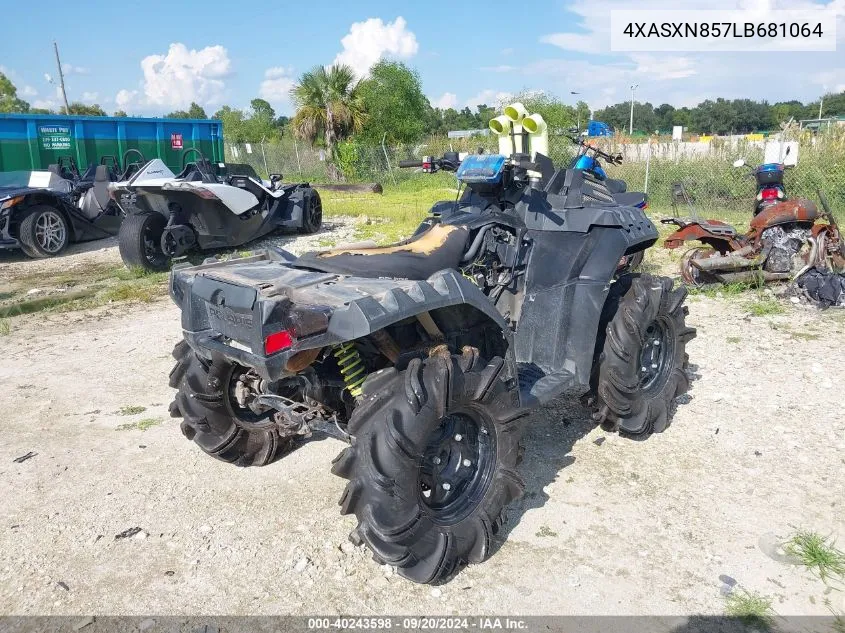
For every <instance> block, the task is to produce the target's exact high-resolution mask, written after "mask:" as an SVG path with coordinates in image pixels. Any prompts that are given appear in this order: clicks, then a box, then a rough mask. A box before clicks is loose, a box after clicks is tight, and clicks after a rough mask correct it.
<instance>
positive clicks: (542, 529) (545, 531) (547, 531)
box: [535, 525, 557, 537]
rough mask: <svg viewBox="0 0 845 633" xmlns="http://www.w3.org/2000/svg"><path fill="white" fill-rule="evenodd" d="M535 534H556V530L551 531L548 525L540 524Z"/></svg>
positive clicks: (541, 535)
mask: <svg viewBox="0 0 845 633" xmlns="http://www.w3.org/2000/svg"><path fill="white" fill-rule="evenodd" d="M535 536H540V537H543V536H557V532H554V531H552V529H551V528H550V527H549V526H548V525H541V526H540V529H539V530H538V531H537V534H536V535H535Z"/></svg>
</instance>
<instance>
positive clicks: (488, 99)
mask: <svg viewBox="0 0 845 633" xmlns="http://www.w3.org/2000/svg"><path fill="white" fill-rule="evenodd" d="M511 98H513V94H512V93H510V92H502V91H496V90H490V89H487V90H482V91H481V92H479V93H478V94H477V95H475V96H473V97H470V98H469V99H467V100H466V102H465V103H464V105H465V106H467V107H468V108H474V107H475V106H478V105H481V104H484V105H488V106H492V107H494V108H496V109H499V110H500V109H501V108H503V107H504V106H505V102H506V101H508V100H509V99H511Z"/></svg>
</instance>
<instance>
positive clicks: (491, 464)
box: [419, 412, 496, 525]
mask: <svg viewBox="0 0 845 633" xmlns="http://www.w3.org/2000/svg"><path fill="white" fill-rule="evenodd" d="M495 466H496V438H495V434H494V432H493V427H492V425H491V424H490V423H489V422H487V421H486V420H485V419H483V418H481V416H479V415H476V414H474V413H470V412H460V413H451V414H449V415H448V416H446V417H445V418H443V419H442V420H441V421H440V424H439V425H438V426H437V428H436V429H434V431H432V433H431V434H430V436H429V441H428V444H427V446H426V450H425V453H424V454H423V458H422V462H421V464H420V468H419V491H420V499H421V501H422V505H423V507H425V508H426V510H427V512H428V514H429V515H430V517H431V518H432V519H433V520H434V521H435V522H436V523H439V524H441V525H451V524H454V523H457V522H459V521H461V520H463V519H464V518H465V517H466V516H467V515H468V514H470V513H471V512H472V510H473V509H474V508H475V507H476V506H477V505H478V504H479V503H480V502H481V500H482V499H483V498H484V494H485V492H486V490H487V487H488V485H489V484H490V481H491V479H492V476H493V472H494V470H495Z"/></svg>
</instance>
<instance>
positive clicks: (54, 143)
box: [38, 125, 71, 150]
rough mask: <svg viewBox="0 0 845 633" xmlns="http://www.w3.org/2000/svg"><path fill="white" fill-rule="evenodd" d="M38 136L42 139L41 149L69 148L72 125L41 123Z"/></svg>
mask: <svg viewBox="0 0 845 633" xmlns="http://www.w3.org/2000/svg"><path fill="white" fill-rule="evenodd" d="M38 138H39V139H41V149H48V150H56V149H59V150H62V149H64V150H69V149H70V139H71V136H70V126H69V125H39V126H38Z"/></svg>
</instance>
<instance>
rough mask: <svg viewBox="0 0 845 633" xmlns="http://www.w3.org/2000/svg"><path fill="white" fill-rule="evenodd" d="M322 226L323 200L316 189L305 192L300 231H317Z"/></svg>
mask: <svg viewBox="0 0 845 633" xmlns="http://www.w3.org/2000/svg"><path fill="white" fill-rule="evenodd" d="M322 226H323V201H322V200H320V194H319V193H317V191H316V190H314V189H310V190H308V191H306V192H305V208H304V209H303V210H302V226H301V227H300V229H299V232H300V233H305V234H311V233H316V232H317V231H319V230H320V229H321V228H322Z"/></svg>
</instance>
